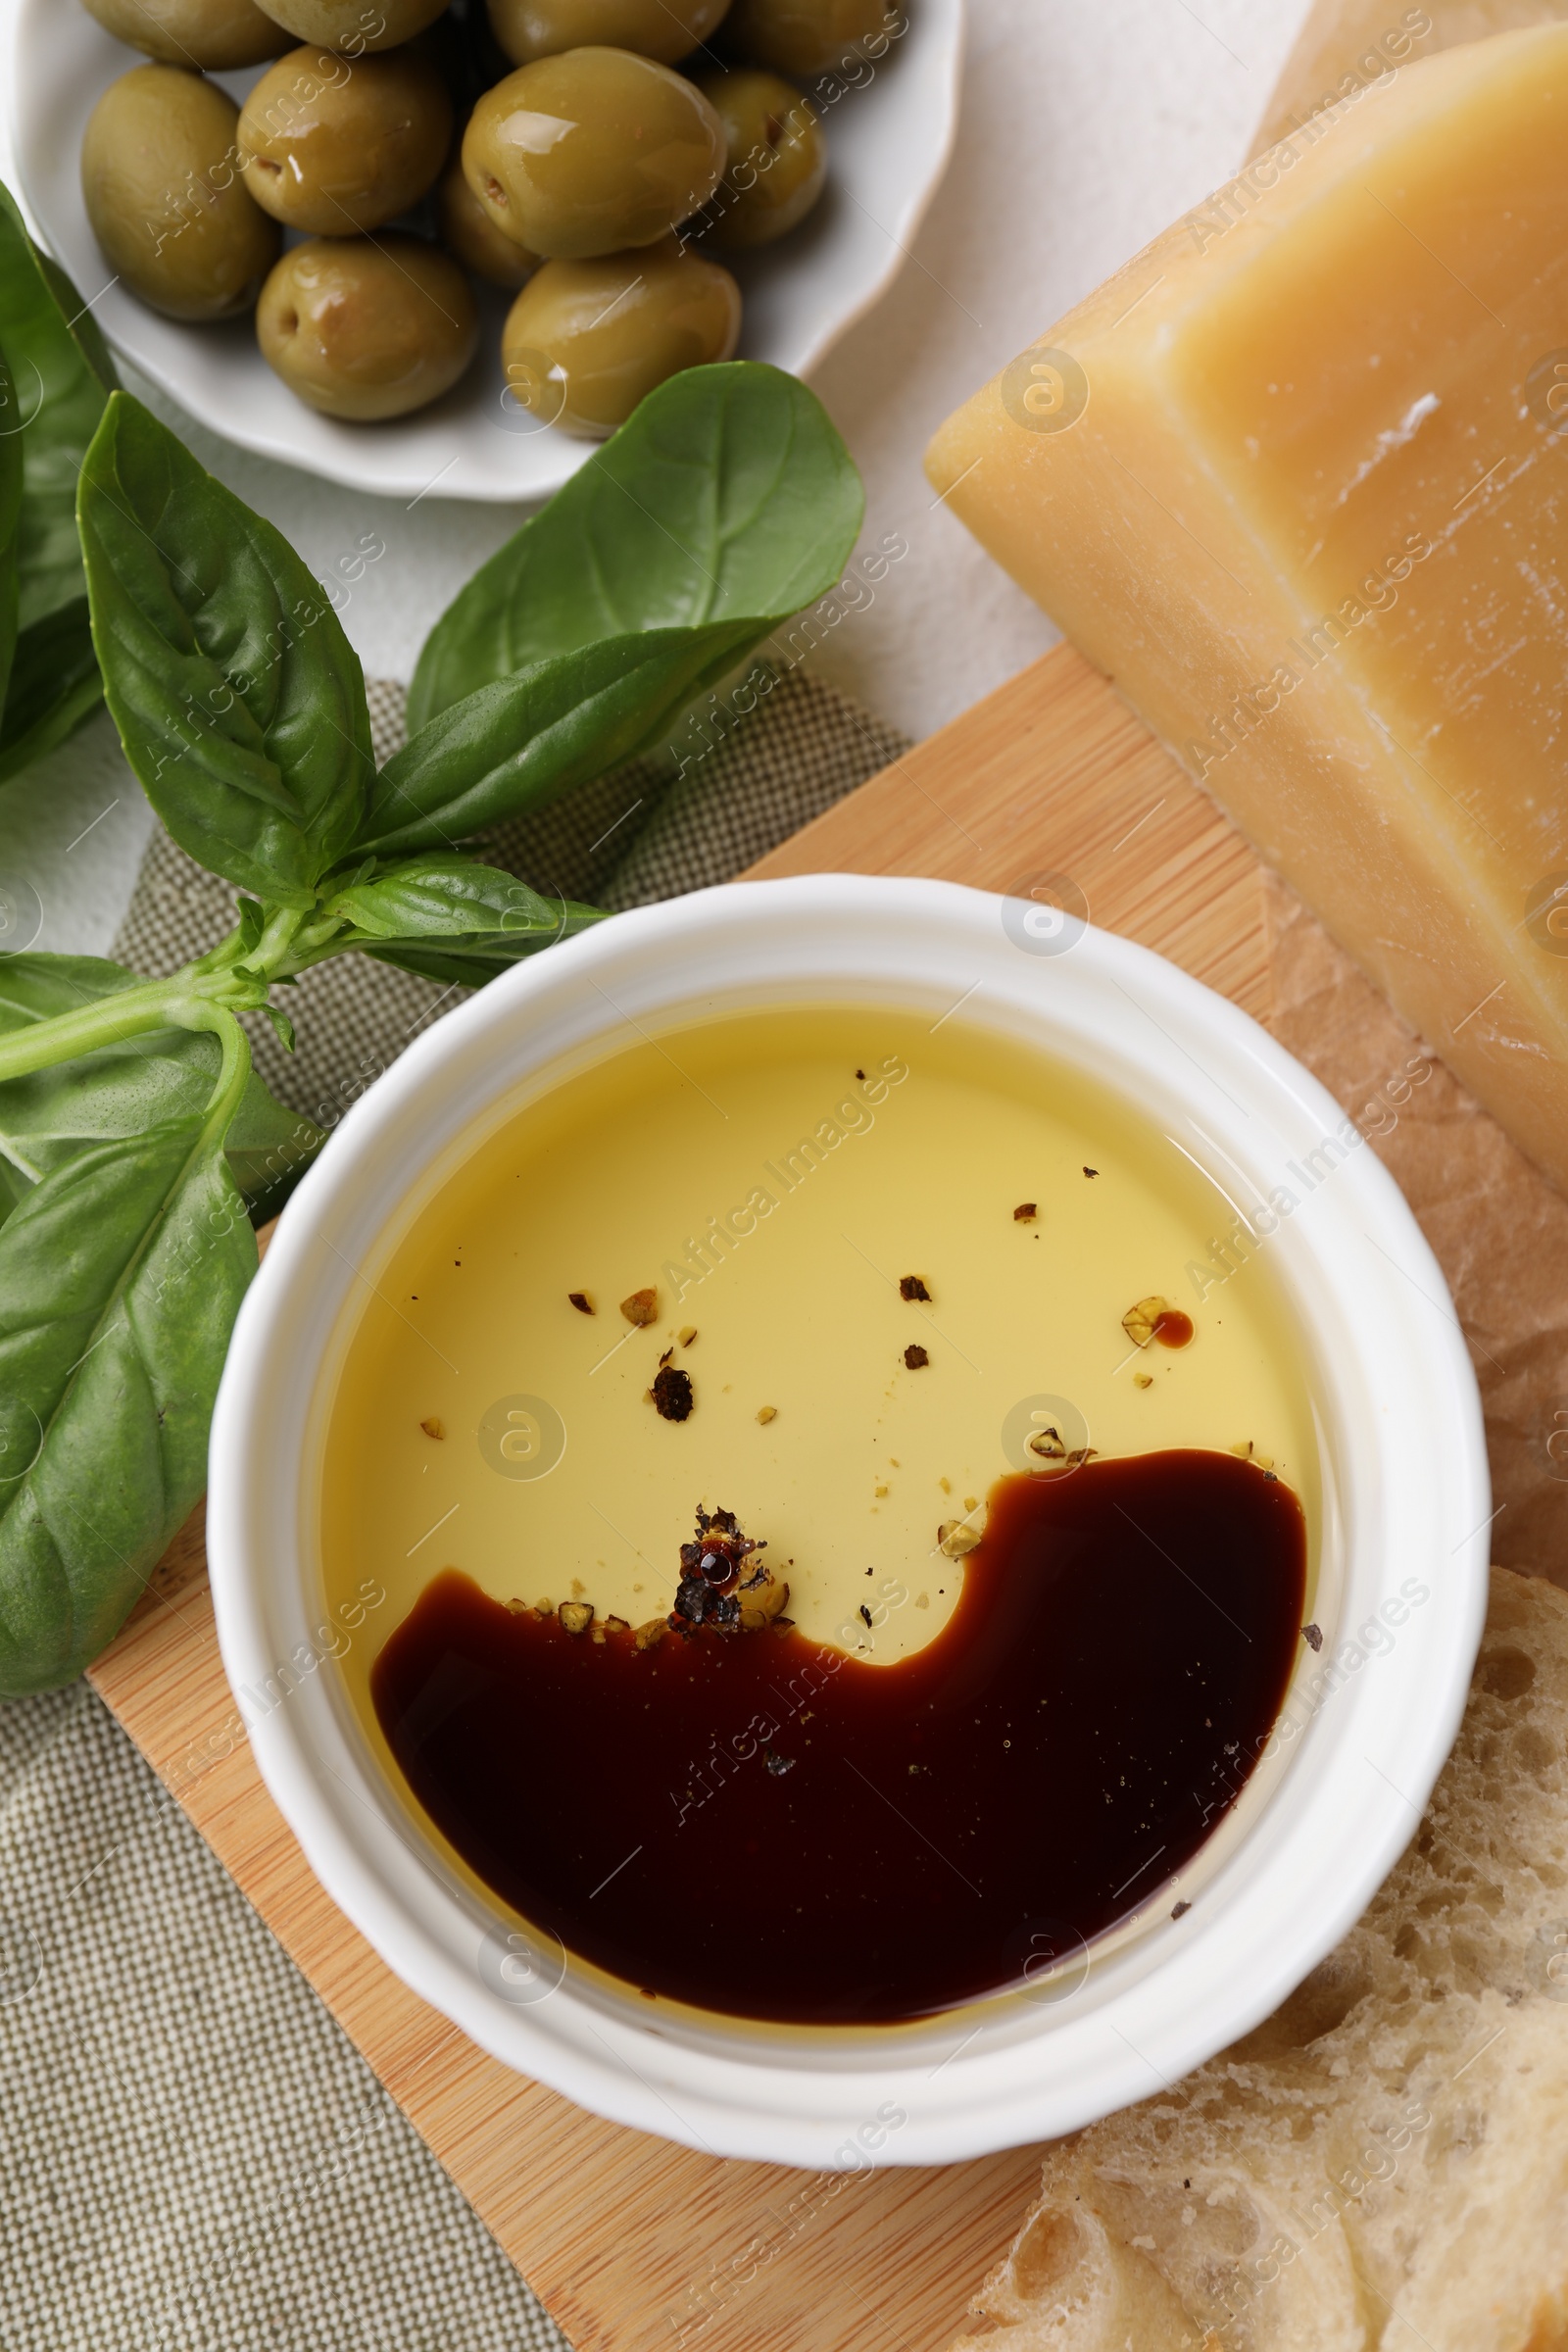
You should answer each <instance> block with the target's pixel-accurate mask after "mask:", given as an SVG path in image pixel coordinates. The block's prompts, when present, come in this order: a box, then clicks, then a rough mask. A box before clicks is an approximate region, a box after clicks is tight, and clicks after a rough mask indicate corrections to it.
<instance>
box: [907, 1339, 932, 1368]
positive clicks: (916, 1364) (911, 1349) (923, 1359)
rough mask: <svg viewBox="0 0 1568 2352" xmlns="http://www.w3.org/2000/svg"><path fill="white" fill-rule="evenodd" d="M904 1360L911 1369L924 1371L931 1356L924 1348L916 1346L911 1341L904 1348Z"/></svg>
mask: <svg viewBox="0 0 1568 2352" xmlns="http://www.w3.org/2000/svg"><path fill="white" fill-rule="evenodd" d="M904 1361H905V1364H906V1366H907V1369H908V1370H909V1371H911V1372H923V1371H924V1369H925V1367H926V1365H927V1364H928V1363H929V1362H930V1361H931V1358H930V1357H929V1355H927V1353H926V1351H925V1349H924V1348H916V1347H915V1346H914V1345H913V1344H912V1342H911V1344H910V1345H909V1346H908V1347H907V1348H906V1349H905V1350H904Z"/></svg>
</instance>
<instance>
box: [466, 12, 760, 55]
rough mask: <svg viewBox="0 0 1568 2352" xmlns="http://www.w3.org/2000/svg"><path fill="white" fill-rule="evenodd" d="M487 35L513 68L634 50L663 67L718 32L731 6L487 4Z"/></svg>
mask: <svg viewBox="0 0 1568 2352" xmlns="http://www.w3.org/2000/svg"><path fill="white" fill-rule="evenodd" d="M489 6H490V29H491V30H492V32H493V33H494V34H495V36H496V39H497V40H498V41H499V42H500V44H501V46H502V48H503V49H504V50H505V51H506V53H507V55H508V57H510V58H511V60H512V62H513V64H514V65H515V66H531V65H532V64H533V62H534V60H535V58H538V57H556V56H558V55H559V54H560V52H561V51H562V50H563V49H582V48H593V49H635V50H636V51H637V54H638V55H639V57H657V58H658V60H659V62H660V64H661V65H662V66H672V65H673V64H674V63H675V61H676V59H677V58H681V57H686V56H689V54H690V53H691V51H692V50H693V49H696V48H699V47H700V46H701V44H702V43H703V42H704V41H706V40H707V38H708V36H709V34H710V33H711V32H714V31H716V30H717V28H718V25H719V23H720V21H721V20H722V18H723V16H724V12H725V10H726V9H727V8H728V7H729V0H489Z"/></svg>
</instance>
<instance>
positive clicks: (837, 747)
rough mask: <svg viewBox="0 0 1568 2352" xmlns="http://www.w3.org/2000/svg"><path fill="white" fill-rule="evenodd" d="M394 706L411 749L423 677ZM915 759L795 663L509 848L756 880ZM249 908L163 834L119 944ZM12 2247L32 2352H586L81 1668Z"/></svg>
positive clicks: (315, 1039)
mask: <svg viewBox="0 0 1568 2352" xmlns="http://www.w3.org/2000/svg"><path fill="white" fill-rule="evenodd" d="M370 701H371V715H372V720H373V723H374V727H375V735H376V748H377V753H378V756H379V757H380V758H381V759H383V760H384V759H386V758H387V757H388V755H389V754H390V753H391V751H393V750H394V749H395V748H396V746H397V744H398V743H399V742H401V740H402V737H403V695H402V690H401V688H398V687H396V686H390V685H387V684H384V683H381V682H376V683H372V686H371V689H370ZM708 732H709V733H710V734H711V730H709V731H708ZM701 740H702V736H701V735H700V734H699V733H698V732H697V731H696V730H694V731H693V742H694V743H697V742H700V741H701ZM906 749H907V743H906V739H905V738H904V737H903V736H901V735H899V734H897V733H895V732H894V730H893V729H891V728H889V727H885V726H883V725H881V724H880V723H879V722H877V721H875V720H873V719H870V718H868V717H867V716H866V714H865V713H864V712H863V711H858V710H857V709H856V708H855V707H854V706H853V705H852V704H850V703H849V702H847V701H846V700H845V699H844V698H843V697H842V696H840V695H838V694H836V693H835V692H834V691H833V690H832V689H831V688H830V687H827V686H824V685H820V684H817V683H816V682H814V681H813V680H811V679H809V677H807V676H805V675H803V674H802V673H799V672H797V673H794V674H793V675H791V676H788V677H785V678H782V679H781V680H780V681H779V683H778V685H777V687H776V688H775V690H774V692H773V693H772V695H771V696H770V697H769V698H768V699H767V701H766V702H765V703H764V704H762V705H761V706H760V708H759V710H758V711H757V712H756V714H755V715H754V716H753V717H752V718H751V719H749V720H747V721H745V722H744V723H742V724H740V725H739V726H737V727H736V728H735V730H734V732H733V733H731V734H730V735H728V736H727V737H725V738H722V739H720V740H718V741H717V742H715V743H714V746H713V748H712V749H711V751H709V752H708V753H707V755H706V756H705V757H702V758H700V759H698V760H694V761H691V762H690V763H689V764H688V765H687V766H686V768H685V769H684V772H682V773H681V774H680V775H679V776H678V778H677V777H675V773H674V763H673V762H671V763H669V764H668V765H666V766H663V767H662V766H660V765H659V764H657V763H656V762H652V761H645V762H637V763H634V764H633V765H632V766H630V767H627V768H622V769H620V770H618V771H617V772H616V773H615V774H614V775H612V776H609V777H606V778H605V779H603V781H602V782H601V783H599V784H597V785H595V786H593V787H591V788H590V789H588V790H587V791H585V792H583V793H580V794H578V795H576V796H574V798H573V799H572V800H570V801H569V802H567V803H564V804H563V805H562V806H561V807H559V808H557V809H547V810H545V811H544V812H543V813H542V814H541V815H539V816H537V817H534V818H532V819H529V820H527V821H526V822H522V823H517V824H515V825H511V826H507V827H504V828H502V829H500V830H499V831H498V833H497V834H496V835H495V836H494V837H493V838H492V842H491V845H490V853H489V854H490V855H492V856H493V857H495V858H496V859H497V861H498V862H500V863H502V864H505V865H506V866H508V867H509V868H510V870H511V871H513V872H515V873H517V874H520V875H521V876H522V877H523V879H524V880H526V881H528V882H531V883H533V884H534V885H535V886H536V887H537V888H539V889H544V890H552V891H558V892H561V893H564V895H565V896H566V897H568V898H579V899H587V900H590V901H592V902H593V903H595V904H597V905H599V906H603V907H616V908H619V907H633V906H638V905H641V904H643V903H645V902H646V901H649V900H652V899H657V898H667V897H671V896H674V895H675V894H676V893H678V892H680V891H683V890H691V889H697V888H701V887H703V886H705V885H707V884H709V883H713V882H722V881H727V880H728V879H729V878H730V877H731V876H732V875H734V874H736V873H738V872H739V871H740V870H741V869H742V868H743V867H745V866H747V865H749V864H750V863H751V862H752V861H753V860H754V859H755V858H760V857H761V856H762V855H763V853H764V852H765V851H767V850H769V849H771V848H773V847H774V846H775V844H777V843H778V842H779V841H782V840H784V839H785V838H786V837H787V836H788V835H789V834H791V833H792V832H795V831H797V830H798V829H799V827H800V826H801V825H803V824H805V823H806V822H807V821H808V820H809V818H810V817H812V816H815V815H817V814H818V813H819V812H820V811H821V810H822V809H825V808H827V807H829V806H830V805H831V803H832V802H834V801H836V800H838V799H840V798H841V797H842V795H843V794H845V793H846V792H848V791H850V790H852V789H853V787H854V786H855V785H857V784H859V783H861V782H863V781H864V779H865V778H866V777H867V776H869V775H872V774H874V773H875V771H876V770H877V769H878V768H880V767H882V766H884V765H886V763H887V762H888V761H889V760H893V759H894V758H896V757H897V756H898V754H899V753H900V752H902V751H904V750H906ZM233 919H234V915H233V894H232V892H231V891H230V890H229V889H228V888H227V887H226V886H225V885H223V884H221V883H218V882H215V881H214V880H213V878H212V876H211V875H209V874H206V873H204V872H203V871H202V870H201V868H199V867H198V866H196V865H194V864H193V863H192V861H191V860H190V859H189V858H186V857H185V856H184V855H183V854H182V853H181V852H180V851H178V850H176V849H175V848H174V846H173V844H172V842H171V841H170V840H169V839H168V837H167V835H164V834H162V833H160V834H157V835H155V836H154V839H153V842H152V844H151V846H150V847H149V849H148V851H147V854H146V858H145V859H144V862H143V865H142V869H141V874H140V877H139V879H138V882H137V886H136V891H135V895H134V897H133V899H132V901H131V906H130V909H129V912H128V913H127V915H126V917H125V921H124V924H123V928H122V931H121V934H120V937H119V939H118V940H117V942H116V945H115V954H116V955H117V956H119V958H120V959H121V960H122V961H123V962H125V963H128V964H130V965H131V966H132V967H133V968H134V969H136V970H139V971H144V972H147V973H161V972H168V971H171V970H172V969H173V968H174V967H175V966H176V965H177V964H179V963H181V962H183V961H185V960H186V959H187V958H188V957H189V956H193V955H196V954H199V953H200V952H201V951H202V950H203V949H204V948H206V947H209V946H211V945H213V944H214V943H215V942H216V941H217V940H218V939H219V938H221V936H222V935H223V933H224V932H226V931H227V930H228V929H230V928H231V926H232V923H233ZM452 1001H453V1000H452V995H451V992H448V993H447V994H446V996H445V997H443V992H442V991H441V990H439V989H437V988H435V987H433V986H431V985H429V984H428V983H426V982H424V981H421V980H416V979H413V978H411V977H410V976H408V975H407V974H404V973H401V972H395V971H393V970H391V969H390V968H389V967H388V966H386V965H384V964H377V963H373V962H371V961H370V960H369V959H368V957H365V956H346V957H344V958H343V959H342V961H341V962H340V963H334V964H328V965H325V966H323V967H322V968H321V969H320V970H319V971H317V972H313V973H308V974H307V975H306V976H305V978H304V980H303V981H302V982H301V984H300V986H299V987H298V988H297V989H296V990H294V991H292V992H291V1004H290V1011H291V1013H292V1015H293V1017H294V1021H295V1026H296V1030H297V1033H298V1040H299V1047H298V1052H297V1053H296V1054H293V1055H289V1054H285V1053H284V1052H283V1051H282V1049H281V1047H280V1046H279V1045H278V1042H277V1040H276V1039H275V1037H274V1036H273V1034H272V1031H271V1029H270V1027H269V1026H268V1025H267V1024H266V1023H265V1022H258V1023H256V1024H254V1032H255V1034H254V1045H255V1051H256V1059H257V1063H258V1066H259V1067H260V1068H261V1069H262V1071H263V1074H264V1075H265V1077H266V1078H267V1080H268V1082H269V1084H270V1085H271V1086H272V1087H273V1088H274V1090H275V1091H276V1093H277V1094H278V1095H279V1096H281V1097H282V1099H283V1100H284V1101H285V1102H287V1103H290V1104H291V1105H292V1106H293V1107H294V1108H296V1109H300V1110H305V1111H310V1112H315V1113H316V1114H317V1115H323V1105H324V1106H325V1107H326V1109H328V1110H330V1109H331V1108H332V1107H334V1106H336V1105H340V1104H341V1103H343V1102H345V1101H347V1100H349V1099H351V1098H352V1096H353V1095H354V1094H356V1093H359V1092H361V1091H363V1089H364V1087H365V1086H366V1085H367V1084H368V1083H369V1082H370V1080H371V1079H373V1077H374V1076H375V1075H376V1074H377V1072H378V1071H379V1070H380V1069H382V1068H384V1067H385V1066H386V1064H387V1063H388V1062H390V1061H392V1060H393V1059H395V1057H396V1055H397V1054H399V1053H400V1052H401V1051H402V1049H403V1047H404V1046H405V1045H407V1044H408V1043H409V1041H410V1040H411V1039H412V1038H413V1037H415V1036H417V1034H418V1033H419V1031H420V1030H421V1029H423V1028H426V1027H427V1026H428V1025H429V1023H430V1022H431V1021H432V1020H434V1019H438V1018H439V1017H440V1015H441V1013H442V1012H443V1011H444V1010H446V1009H447V1008H448V1006H449V1005H450V1004H451V1002H452ZM0 2233H3V2242H4V2258H3V2262H0V2346H3V2347H4V2352H141V2347H144V2346H145V2347H148V2352H264V2348H265V2352H564V2337H563V2336H562V2335H561V2334H560V2332H559V2330H558V2329H557V2328H556V2327H555V2326H554V2324H553V2323H552V2321H551V2320H550V2319H549V2317H548V2316H547V2314H546V2313H545V2312H544V2310H543V2308H542V2307H541V2306H540V2304H539V2303H538V2302H537V2301H536V2300H535V2298H534V2296H533V2295H532V2294H531V2293H530V2292H529V2289H528V2287H527V2286H526V2284H525V2283H524V2281H523V2280H522V2279H521V2278H519V2277H518V2276H517V2274H516V2272H515V2270H514V2269H513V2267H512V2265H511V2263H510V2262H509V2261H508V2260H507V2258H506V2256H505V2255H504V2254H503V2253H502V2251H501V2249H500V2248H499V2246H497V2244H496V2243H495V2241H494V2239H493V2238H491V2236H490V2235H489V2233H488V2231H487V2230H486V2229H484V2227H483V2225H482V2224H481V2223H480V2222H479V2220H478V2219H477V2217H476V2216H475V2215H474V2213H473V2212H472V2210H471V2209H470V2207H469V2206H468V2205H467V2203H466V2200H465V2199H464V2198H463V2196H462V2195H461V2194H460V2192H459V2191H458V2189H457V2188H456V2187H455V2186H454V2184H453V2183H452V2181H451V2180H449V2179H448V2178H447V2176H446V2174H445V2173H444V2172H443V2171H442V2170H441V2167H440V2166H439V2164H438V2163H437V2162H436V2160H435V2158H434V2157H433V2156H432V2155H431V2154H430V2152H429V2150H428V2149H427V2148H426V2147H425V2145H424V2142H423V2141H422V2140H421V2139H420V2138H419V2136H418V2134H417V2132H416V2131H415V2130H414V2128H413V2126H412V2125H411V2124H409V2123H408V2122H407V2121H406V2120H405V2118H404V2117H403V2115H402V2114H401V2113H400V2111H399V2110H398V2109H397V2108H396V2107H395V2106H394V2105H393V2103H392V2102H391V2100H390V2099H388V2098H387V2096H386V2094H385V2093H384V2092H383V2091H382V2090H381V2088H380V2086H379V2084H378V2083H377V2082H376V2080H375V2077H374V2076H373V2075H372V2074H371V2072H370V2070H369V2068H368V2066H367V2065H366V2064H365V2062H364V2060H363V2059H362V2058H361V2057H360V2056H359V2054H358V2052H357V2051H356V2050H355V2049H354V2047H353V2045H352V2043H351V2042H350V2041H349V2040H348V2039H347V2037H346V2036H345V2035H344V2034H342V2033H341V2032H340V2031H339V2029H338V2027H337V2026H336V2025H335V2023H334V2022H333V2020H332V2018H331V2016H330V2015H329V2013H328V2012H327V2010H326V2009H325V2008H324V2007H323V2005H322V2004H321V2002H320V2001H319V1999H318V1998H317V1996H316V1994H315V1993H314V1992H313V1991H312V1989H311V1987H310V1985H308V1984H307V1983H306V1981H305V1979H304V1978H303V1977H302V1976H301V1975H300V1973H299V1971H298V1970H297V1969H296V1968H295V1967H294V1965H293V1963H292V1962H291V1961H290V1960H289V1959H288V1958H287V1957H286V1955H285V1954H284V1952H283V1950H282V1948H281V1946H280V1945H279V1944H278V1943H277V1942H276V1941H275V1940H274V1938H273V1937H272V1936H271V1934H270V1931H269V1930H268V1928H267V1927H266V1926H265V1925H264V1924H263V1922H262V1921H261V1919H260V1918H259V1917H258V1916H257V1914H256V1913H255V1912H254V1911H253V1910H252V1909H251V1907H250V1905H249V1903H247V1902H246V1900H245V1898H244V1896H243V1895H242V1894H241V1893H240V1892H239V1890H238V1888H237V1887H235V1886H234V1885H233V1883H232V1882H231V1881H230V1879H229V1878H228V1877H227V1875H226V1873H225V1872H224V1871H223V1869H222V1868H221V1865H220V1864H219V1863H218V1861H217V1860H216V1859H215V1858H214V1856H213V1855H212V1854H211V1853H210V1852H209V1850H208V1848H207V1846H206V1845H205V1844H204V1842H203V1840H202V1838H201V1837H200V1836H199V1834H198V1833H197V1831H196V1830H195V1829H193V1828H192V1826H191V1824H190V1823H189V1822H188V1821H187V1820H186V1818H185V1816H184V1814H183V1813H182V1812H181V1811H180V1810H179V1807H178V1806H177V1804H175V1803H174V1802H173V1801H172V1798H171V1797H170V1796H169V1795H168V1792H167V1791H166V1790H165V1789H164V1788H163V1787H162V1785H161V1784H160V1782H159V1781H158V1779H157V1778H156V1776H155V1775H154V1774H153V1773H152V1772H151V1771H150V1770H149V1769H148V1767H147V1766H146V1765H145V1764H144V1763H143V1761H142V1759H141V1757H140V1755H139V1754H138V1752H137V1750H136V1748H135V1747H134V1746H133V1745H132V1743H131V1741H130V1740H128V1739H126V1737H125V1736H124V1734H123V1732H122V1731H121V1730H120V1728H119V1726H118V1724H117V1723H116V1722H115V1720H114V1718H113V1716H111V1715H110V1713H109V1712H108V1710H107V1708H105V1707H104V1705H103V1704H102V1702H101V1701H100V1700H99V1699H98V1697H97V1696H96V1695H95V1693H94V1692H93V1691H91V1690H90V1689H89V1687H88V1686H87V1684H85V1683H80V1682H78V1683H74V1684H73V1685H72V1686H71V1688H70V1689H69V1690H66V1691H50V1692H47V1693H45V1694H44V1695H43V1696H41V1697H38V1698H33V1699H25V1700H21V1701H19V1702H18V1703H16V1704H15V1705H12V1706H0Z"/></svg>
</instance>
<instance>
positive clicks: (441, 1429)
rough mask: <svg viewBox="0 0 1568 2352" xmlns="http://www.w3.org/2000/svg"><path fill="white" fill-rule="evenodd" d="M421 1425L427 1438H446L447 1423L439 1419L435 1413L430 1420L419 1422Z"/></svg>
mask: <svg viewBox="0 0 1568 2352" xmlns="http://www.w3.org/2000/svg"><path fill="white" fill-rule="evenodd" d="M419 1427H420V1428H421V1429H422V1430H423V1432H424V1434H425V1436H426V1437H427V1438H436V1439H440V1438H444V1437H445V1436H446V1434H447V1433H446V1426H445V1424H444V1423H443V1422H440V1421H438V1420H437V1419H436V1417H435V1415H434V1414H433V1413H432V1414H431V1416H430V1418H429V1420H428V1421H421V1422H420V1423H419Z"/></svg>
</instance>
